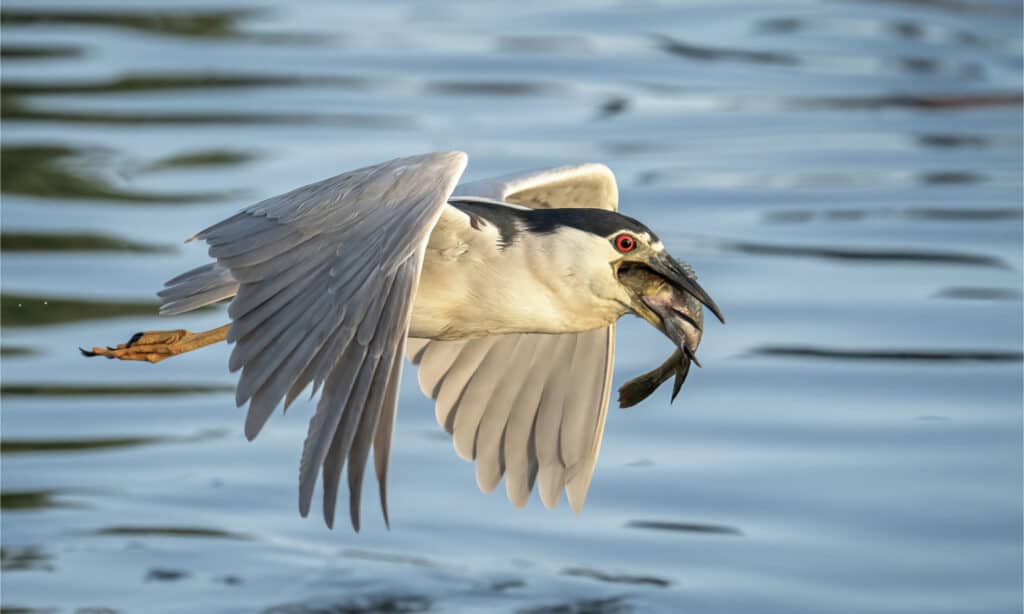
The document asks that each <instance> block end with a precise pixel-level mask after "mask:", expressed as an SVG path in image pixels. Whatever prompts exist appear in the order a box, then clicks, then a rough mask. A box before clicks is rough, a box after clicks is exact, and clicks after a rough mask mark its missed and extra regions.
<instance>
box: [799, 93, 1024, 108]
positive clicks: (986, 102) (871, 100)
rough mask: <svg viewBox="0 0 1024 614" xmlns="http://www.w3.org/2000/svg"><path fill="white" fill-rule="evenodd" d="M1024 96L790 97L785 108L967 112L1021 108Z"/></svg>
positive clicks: (975, 94)
mask: <svg viewBox="0 0 1024 614" xmlns="http://www.w3.org/2000/svg"><path fill="white" fill-rule="evenodd" d="M1022 104H1024V96H1022V95H1021V94H1020V93H1019V92H990V93H984V92H979V93H969V94H968V93H964V94H931V95H927V96H925V95H919V96H911V95H904V94H893V95H888V96H844V97H824V96H823V97H818V98H810V97H804V98H792V99H790V101H789V103H788V106H790V107H791V108H793V109H794V110H808V111H813V110H821V109H832V110H847V111H878V110H883V109H890V108H896V109H899V108H905V109H918V110H922V111H961V110H970V109H984V108H998V107H1020V106H1021V105H1022Z"/></svg>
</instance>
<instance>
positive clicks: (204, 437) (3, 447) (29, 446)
mask: <svg viewBox="0 0 1024 614" xmlns="http://www.w3.org/2000/svg"><path fill="white" fill-rule="evenodd" d="M225 434H226V433H225V431H201V432H199V433H196V434H195V435H191V436H188V437H171V436H165V435H159V436H136V437H93V438H85V437H81V438H78V439H9V438H5V439H3V440H2V441H0V455H5V456H6V455H10V454H38V453H54V452H56V453H63V452H83V451H95V450H117V449H122V448H137V447H140V446H152V445H157V444H169V443H199V442H205V441H210V440H212V439H219V438H222V437H224V436H225Z"/></svg>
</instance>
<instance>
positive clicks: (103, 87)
mask: <svg viewBox="0 0 1024 614" xmlns="http://www.w3.org/2000/svg"><path fill="white" fill-rule="evenodd" d="M368 84H369V80H368V79H365V78H360V77H348V76H343V75H323V76H308V75H307V76H302V75H271V74H259V73H256V74H251V73H245V74H233V73H226V72H216V73H161V74H126V75H121V76H119V77H111V78H108V79H105V80H99V81H85V80H82V81H77V80H76V81H70V82H69V81H55V82H47V81H40V80H32V81H23V82H19V81H12V80H7V81H5V82H4V88H3V89H4V94H7V95H12V96H13V95H18V96H28V95H60V94H118V93H150V92H165V91H189V90H233V89H241V88H246V89H250V88H267V89H269V88H293V87H336V88H341V89H345V90H361V89H365V88H366V87H367V86H368Z"/></svg>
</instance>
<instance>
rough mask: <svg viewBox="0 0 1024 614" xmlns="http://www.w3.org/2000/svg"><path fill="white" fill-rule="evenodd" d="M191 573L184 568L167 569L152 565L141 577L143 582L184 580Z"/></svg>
mask: <svg viewBox="0 0 1024 614" xmlns="http://www.w3.org/2000/svg"><path fill="white" fill-rule="evenodd" d="M190 575H191V574H189V572H187V571H185V570H184V569H167V568H164V567H154V568H153V569H150V570H149V571H147V572H146V576H145V578H144V579H143V580H144V581H145V582H177V581H178V580H184V579H185V578H188V577H189V576H190Z"/></svg>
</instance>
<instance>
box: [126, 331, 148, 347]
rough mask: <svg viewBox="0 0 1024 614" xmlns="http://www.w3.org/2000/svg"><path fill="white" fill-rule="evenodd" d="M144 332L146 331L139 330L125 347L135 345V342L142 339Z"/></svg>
mask: <svg viewBox="0 0 1024 614" xmlns="http://www.w3.org/2000/svg"><path fill="white" fill-rule="evenodd" d="M143 334H145V333H141V332H139V333H135V334H134V335H132V338H131V339H129V340H128V343H127V344H125V347H132V346H133V345H135V342H136V341H138V340H139V339H141V338H142V335H143Z"/></svg>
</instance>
